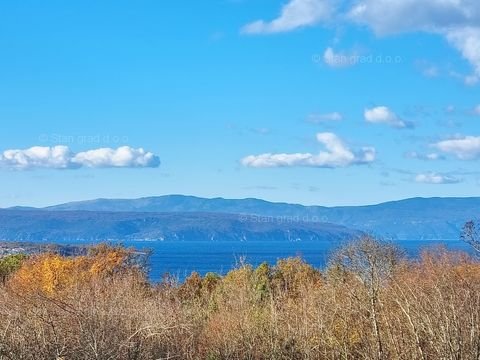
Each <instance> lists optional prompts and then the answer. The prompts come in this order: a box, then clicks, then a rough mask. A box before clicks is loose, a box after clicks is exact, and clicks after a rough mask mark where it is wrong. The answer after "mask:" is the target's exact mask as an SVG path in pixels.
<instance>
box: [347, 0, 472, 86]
mask: <svg viewBox="0 0 480 360" xmlns="http://www.w3.org/2000/svg"><path fill="white" fill-rule="evenodd" d="M348 16H349V17H350V19H352V20H353V21H355V22H358V23H360V24H365V25H368V26H369V27H371V28H372V29H373V30H374V31H375V32H376V33H377V34H380V35H388V34H395V33H401V32H412V31H423V32H429V33H436V34H440V35H442V36H443V37H445V39H446V40H447V41H448V42H449V43H450V44H451V45H452V46H453V47H455V48H456V49H457V50H458V51H459V52H460V53H461V54H462V56H463V57H464V58H465V59H466V60H467V61H468V62H469V63H470V64H471V65H472V67H473V73H472V74H470V75H468V76H466V77H464V80H465V82H466V83H467V84H469V85H473V84H476V83H477V82H478V81H479V79H480V26H479V24H480V2H479V1H478V0H361V1H359V2H357V4H356V5H355V6H354V7H353V8H352V9H351V10H350V11H349V14H348Z"/></svg>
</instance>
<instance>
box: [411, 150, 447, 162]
mask: <svg viewBox="0 0 480 360" xmlns="http://www.w3.org/2000/svg"><path fill="white" fill-rule="evenodd" d="M405 157H406V158H408V159H418V160H427V161H433V160H443V159H444V157H443V156H442V155H440V154H438V153H428V154H421V153H418V152H416V151H411V152H408V153H406V154H405Z"/></svg>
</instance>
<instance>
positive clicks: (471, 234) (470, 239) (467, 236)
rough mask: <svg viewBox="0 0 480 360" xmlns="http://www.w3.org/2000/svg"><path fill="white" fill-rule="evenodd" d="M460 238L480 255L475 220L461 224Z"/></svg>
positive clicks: (479, 235)
mask: <svg viewBox="0 0 480 360" xmlns="http://www.w3.org/2000/svg"><path fill="white" fill-rule="evenodd" d="M461 239H462V240H463V241H465V242H466V243H467V244H469V245H470V246H471V247H472V248H473V249H474V250H475V251H476V252H477V254H479V255H480V232H479V230H478V228H477V224H476V223H475V221H473V220H471V221H469V222H467V223H466V224H465V225H464V226H463V230H462V235H461Z"/></svg>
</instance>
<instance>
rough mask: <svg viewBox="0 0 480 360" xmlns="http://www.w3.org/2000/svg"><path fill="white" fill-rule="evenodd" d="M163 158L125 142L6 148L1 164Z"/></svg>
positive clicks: (62, 165) (130, 163)
mask: <svg viewBox="0 0 480 360" xmlns="http://www.w3.org/2000/svg"><path fill="white" fill-rule="evenodd" d="M159 165H160V159H159V158H158V156H156V155H154V154H153V153H151V152H147V151H145V150H144V149H142V148H139V149H134V148H131V147H129V146H122V147H119V148H118V149H111V148H100V149H94V150H88V151H83V152H79V153H73V152H72V151H71V150H70V149H69V148H68V147H67V146H63V145H58V146H53V147H48V146H34V147H31V148H29V149H23V150H17V149H15V150H5V151H4V152H3V153H0V168H9V169H17V170H30V169H78V168H81V167H90V168H122V167H123V168H139V167H158V166H159Z"/></svg>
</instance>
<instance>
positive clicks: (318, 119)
mask: <svg viewBox="0 0 480 360" xmlns="http://www.w3.org/2000/svg"><path fill="white" fill-rule="evenodd" d="M342 120H343V115H342V114H341V113H339V112H336V111H335V112H331V113H326V114H310V115H308V116H307V121H308V122H311V123H313V124H320V123H322V122H329V121H342Z"/></svg>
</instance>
